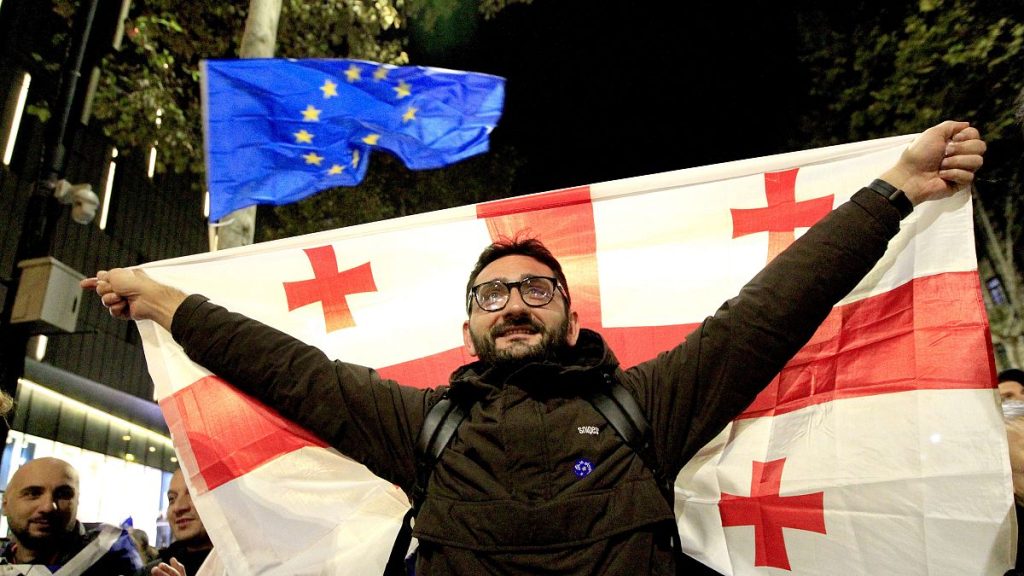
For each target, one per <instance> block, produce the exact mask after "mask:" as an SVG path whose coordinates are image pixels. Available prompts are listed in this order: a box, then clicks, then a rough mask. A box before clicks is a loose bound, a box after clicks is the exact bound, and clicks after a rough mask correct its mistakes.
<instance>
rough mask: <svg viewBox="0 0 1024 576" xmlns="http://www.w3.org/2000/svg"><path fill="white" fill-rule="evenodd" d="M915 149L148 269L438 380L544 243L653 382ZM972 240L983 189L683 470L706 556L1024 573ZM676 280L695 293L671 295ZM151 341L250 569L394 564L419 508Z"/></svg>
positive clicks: (900, 145) (727, 560)
mask: <svg viewBox="0 0 1024 576" xmlns="http://www.w3.org/2000/svg"><path fill="white" fill-rule="evenodd" d="M911 139H912V137H911V136H904V137H896V138H888V139H882V140H874V141H869V142H862V143H857V144H850V145H843V146H835V147H829V148H823V149H818V150H810V151H805V152H799V153H792V154H783V155H778V156H771V157H765V158H758V159H752V160H745V161H740V162H732V163H727V164H720V165H715V166H708V167H701V168H694V169H688V170H681V171H677V172H669V173H665V174H657V175H652V176H645V177H640V178H631V179H627V180H620V181H615V182H608V183H603V184H594V185H591V186H584V187H579V188H573V189H567V190H559V191H554V192H548V193H543V194H536V195H531V196H525V197H519V198H513V199H509V200H505V201H499V202H494V203H487V204H480V205H475V206H466V207H460V208H453V209H449V210H443V211H439V212H434V213H429V214H423V215H417V216H411V217H405V218H399V219H394V220H389V221H384V222H377V223H372V224H366V225H361V226H354V227H350V228H344V229H340V230H335V231H330V232H323V233H317V234H311V235H308V236H303V237H300V238H292V239H285V240H280V241H275V242H269V243H265V244H258V245H254V246H248V247H245V248H240V249H233V250H228V251H224V252H217V253H212V254H200V255H196V256H190V257H186V258H180V259H174V260H167V261H162V262H156V263H153V264H149V265H146V266H145V267H144V268H145V269H146V271H147V272H148V273H149V274H150V275H151V276H153V277H154V278H155V279H157V280H159V281H162V282H165V283H168V284H171V285H174V286H177V287H179V288H181V289H183V290H185V291H186V292H198V293H202V294H204V295H206V296H208V297H209V298H210V299H211V300H212V301H214V302H216V303H218V304H222V305H224V306H226V307H228V308H230V309H231V310H234V311H237V312H241V313H243V314H246V315H248V316H251V317H253V318H256V319H258V320H261V321H263V322H265V323H267V324H270V325H272V326H274V327H276V328H278V329H280V330H283V331H285V332H287V333H290V334H292V335H294V336H296V337H298V338H300V339H302V340H304V341H306V342H308V343H310V344H313V345H315V346H318V347H320V348H321V349H323V350H324V351H325V352H326V353H327V355H328V356H331V357H334V358H338V359H342V360H345V361H347V362H354V363H358V364H363V365H367V366H371V367H374V368H377V369H378V370H379V371H380V372H381V374H382V375H383V376H385V377H389V378H394V379H396V380H398V381H399V382H402V383H404V384H408V385H413V386H420V387H426V386H436V385H440V384H444V383H446V382H447V377H448V374H449V373H450V372H451V371H452V370H453V369H454V368H456V367H457V366H459V365H461V364H464V363H467V362H469V361H470V360H471V358H469V357H468V356H466V355H465V354H464V352H463V351H462V336H461V331H460V329H459V328H460V326H461V324H462V322H463V320H464V319H465V309H464V306H465V300H464V290H465V282H466V278H467V275H468V273H469V271H470V269H471V268H472V266H473V263H474V262H475V261H476V257H477V256H478V255H479V252H480V251H481V250H482V249H483V248H484V247H485V246H486V245H488V244H490V243H491V242H492V241H493V240H494V239H496V238H498V237H500V236H502V235H505V236H510V235H513V234H515V233H516V232H520V231H527V232H529V233H530V234H532V235H534V236H536V237H538V238H539V239H540V240H542V241H543V242H544V243H545V244H546V245H547V246H548V247H549V248H550V249H551V250H552V252H553V253H554V254H555V255H556V257H558V258H559V260H560V261H561V262H562V264H563V267H564V269H565V273H566V275H567V277H568V278H569V281H570V285H572V286H573V305H574V307H575V308H576V309H577V310H578V311H579V313H580V319H581V324H582V325H583V326H584V327H588V328H593V329H596V330H597V331H598V332H600V333H601V334H603V335H604V336H605V338H606V339H607V340H608V343H609V345H610V346H611V348H612V349H613V350H615V352H616V355H617V356H618V357H619V359H620V360H621V361H622V363H623V365H624V366H630V365H632V364H635V363H637V362H639V361H641V360H645V359H647V358H650V357H652V356H654V355H655V354H656V353H657V352H659V351H661V350H664V349H667V348H669V347H671V346H673V345H675V344H676V343H678V342H679V341H680V340H681V339H682V338H683V336H685V334H687V333H688V332H689V331H690V330H692V329H693V328H694V327H695V326H696V325H697V324H698V323H699V322H700V321H701V320H702V319H703V318H704V317H705V316H707V315H708V314H710V313H712V312H713V311H714V310H715V309H716V308H717V307H718V306H719V305H720V304H721V302H722V301H724V300H725V299H727V298H729V297H731V296H733V295H734V294H735V293H736V292H738V290H739V289H740V287H741V286H742V285H743V284H744V283H745V282H746V281H747V280H748V279H749V278H751V277H752V276H753V275H754V274H755V273H756V272H757V271H759V270H760V269H761V268H762V267H763V266H764V265H765V263H766V262H767V261H768V260H769V259H770V258H771V257H772V256H773V255H774V254H776V253H778V251H779V250H781V249H783V248H784V247H785V246H786V245H788V243H790V242H791V241H792V240H793V238H794V237H796V236H799V235H800V234H801V233H802V232H803V231H804V230H806V228H807V227H808V226H810V225H811V224H812V223H813V222H814V221H816V220H817V219H819V218H820V217H822V216H824V214H825V213H827V212H828V211H829V210H831V209H832V208H833V207H835V206H838V205H839V204H841V203H842V202H844V201H846V200H847V199H848V198H849V196H851V195H852V194H853V193H854V192H856V191H857V190H858V189H859V188H860V187H861V186H863V185H865V184H866V183H868V182H870V180H871V179H872V178H874V177H875V176H876V175H877V174H880V173H881V172H882V171H883V170H884V169H886V168H888V167H889V166H891V165H892V164H893V163H894V162H895V160H896V159H897V158H898V156H899V154H900V152H901V151H902V150H903V149H904V148H905V147H906V145H907V144H908V143H909V142H910V141H911ZM973 249H974V240H973V228H972V214H971V203H970V196H969V194H968V192H967V191H961V192H959V193H958V194H956V195H954V196H953V197H951V198H948V199H946V200H943V201H938V202H929V203H926V204H924V205H922V206H919V207H918V208H917V209H916V210H915V211H914V213H913V214H912V215H911V216H910V217H909V218H907V219H905V220H904V222H903V223H902V226H901V231H900V233H899V234H898V235H897V236H896V237H895V238H894V239H893V240H892V241H891V242H890V246H889V250H888V252H887V253H886V256H885V257H884V258H883V259H882V261H880V262H879V263H878V265H877V266H876V267H875V268H874V269H873V271H872V272H871V273H870V274H869V275H868V277H867V278H865V279H864V281H863V282H861V283H860V284H859V285H858V287H857V288H855V289H854V290H853V291H852V292H851V293H850V294H849V295H848V296H847V297H846V298H845V299H844V300H843V301H842V302H840V303H839V304H838V305H837V306H836V307H835V309H834V310H833V313H832V314H831V315H830V316H829V318H828V319H827V320H826V321H825V323H824V324H823V325H822V326H821V328H820V329H819V330H818V332H817V333H816V334H815V336H814V337H813V338H812V340H811V342H810V343H809V344H808V345H807V346H805V347H804V348H803V349H802V350H801V352H799V353H798V354H797V356H796V357H795V358H794V359H793V360H792V361H791V362H790V363H789V364H788V365H787V366H786V368H785V369H784V370H783V372H782V373H781V374H780V376H779V377H778V378H776V380H775V381H774V382H773V383H772V384H771V385H770V386H769V387H768V389H767V390H765V392H764V393H762V394H761V395H760V396H759V397H758V399H757V400H756V401H755V402H754V403H753V404H752V405H751V406H750V407H749V408H748V409H747V410H746V411H745V412H744V413H743V414H742V415H741V416H740V417H739V418H737V419H736V420H735V421H734V422H733V423H732V424H730V426H729V427H727V429H726V430H724V431H723V432H722V433H721V434H720V435H719V436H718V438H716V439H715V440H714V441H713V442H711V443H710V444H709V445H708V446H707V447H705V448H704V449H703V450H702V451H701V452H700V453H699V454H698V455H697V456H696V457H695V458H694V459H693V460H691V462H690V463H689V464H688V465H687V466H686V467H685V468H684V469H683V471H682V473H681V474H680V476H679V478H678V479H677V481H676V497H677V500H676V514H677V517H678V519H679V530H680V533H681V535H682V536H683V541H684V543H685V544H684V546H685V548H686V551H687V552H688V553H690V554H691V555H693V556H695V557H697V558H698V559H700V560H701V561H703V562H705V563H706V564H708V565H709V566H711V567H713V568H715V569H716V570H718V571H720V572H723V573H725V574H736V575H747V574H780V573H784V571H788V572H790V573H792V574H800V575H818V574H821V575H824V574H829V575H834V574H837V573H842V574H844V575H862V574H863V575H869V574H870V575H877V574H901V575H914V574H920V575H930V576H931V575H941V574H949V575H962V574H983V575H993V576H995V575H1000V576H1001V575H1002V574H1003V572H1004V571H1005V570H1006V569H1007V568H1009V567H1010V566H1011V565H1012V561H1013V560H1012V558H1013V544H1012V543H1011V537H1010V536H1011V533H1012V531H1013V527H1012V525H1013V520H1014V517H1013V505H1012V504H1013V501H1012V494H1011V490H1010V471H1009V461H1008V456H1007V447H1006V440H1005V434H1004V432H1003V428H1002V422H1001V416H1000V413H999V410H998V406H997V401H996V395H995V393H994V392H993V373H992V359H991V349H990V345H989V340H988V330H987V321H986V317H985V310H984V305H983V301H982V297H981V292H980V286H979V281H978V276H977V263H976V260H975V256H974V251H973ZM664 262H672V263H673V265H672V266H665V265H663V263H664ZM665 287H671V291H672V294H673V295H678V296H675V297H672V298H664V297H663V296H662V295H663V292H664V290H665ZM425 301H428V303H429V305H424V302H425ZM410 307H414V309H415V311H416V313H415V314H409V313H408V310H409V309H410ZM139 328H140V331H141V332H142V335H143V341H144V344H145V349H146V356H147V360H148V363H149V367H150V373H151V375H152V377H153V379H154V381H155V383H156V389H157V395H158V398H159V399H160V405H161V408H162V409H163V411H164V415H165V417H166V418H167V421H168V424H169V427H170V430H171V434H172V437H173V439H174V443H175V447H176V449H177V451H178V454H179V455H180V459H181V463H182V466H183V468H184V470H185V472H186V477H187V479H188V481H189V483H190V485H191V487H192V490H193V494H194V495H195V496H194V497H195V500H196V506H197V507H198V509H199V511H200V512H201V514H202V517H203V520H204V523H205V524H206V526H207V528H208V530H209V531H210V533H211V537H212V538H213V540H214V543H215V544H216V548H217V550H218V553H219V557H220V560H221V562H222V563H223V565H224V567H225V568H226V570H227V571H228V573H233V574H274V575H282V576H284V575H288V576H293V575H299V574H311V575H313V574H315V575H319V574H360V575H363V574H375V573H381V572H382V571H383V567H384V564H385V562H386V560H387V555H388V553H389V552H390V549H391V544H392V542H393V540H394V537H395V534H396V533H397V531H398V527H399V523H400V520H401V517H402V515H403V514H404V512H405V510H406V509H407V507H408V501H407V499H406V497H405V495H404V494H403V493H402V492H401V491H400V490H399V489H398V488H396V487H394V486H392V485H391V484H389V483H387V482H384V481H383V480H381V479H379V478H376V477H375V476H373V475H372V474H370V473H369V471H367V470H366V469H365V468H364V467H363V466H361V465H360V464H358V463H356V462H353V461H351V460H349V459H347V458H345V457H344V456H342V455H341V454H338V453H337V452H336V451H334V450H332V449H330V448H329V447H328V446H327V444H326V443H325V442H324V441H322V440H320V439H318V438H316V437H315V436H312V435H311V434H309V433H308V432H306V431H304V430H301V429H299V428H298V427H296V426H295V425H294V424H292V423H290V422H288V421H286V420H284V419H283V418H281V417H280V416H278V415H277V414H276V413H274V412H273V411H272V410H269V409H267V408H266V407H264V406H262V405H260V404H259V403H257V402H255V401H254V400H252V399H251V398H248V397H246V396H243V395H241V394H239V393H238V392H237V391H235V390H234V389H233V388H232V387H231V386H229V385H227V384H226V383H224V382H223V381H222V380H220V379H219V378H217V377H215V376H213V375H211V374H210V373H209V372H208V371H206V370H205V369H203V368H202V367H200V366H197V365H195V364H193V363H191V362H190V361H189V360H188V359H187V358H186V357H185V356H184V354H183V353H182V351H181V349H180V348H179V347H178V346H177V345H176V344H175V343H174V342H173V341H172V340H171V338H170V336H169V335H168V334H167V333H166V332H164V331H163V330H162V329H160V328H159V327H157V326H156V325H154V324H152V323H150V322H142V323H140V325H139ZM397 344H400V345H397ZM840 567H841V568H840Z"/></svg>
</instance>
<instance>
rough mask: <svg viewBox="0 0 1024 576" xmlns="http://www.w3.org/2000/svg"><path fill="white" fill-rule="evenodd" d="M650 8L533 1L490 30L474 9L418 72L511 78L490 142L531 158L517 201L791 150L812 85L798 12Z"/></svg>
mask: <svg viewBox="0 0 1024 576" xmlns="http://www.w3.org/2000/svg"><path fill="white" fill-rule="evenodd" d="M645 4H646V3H637V4H632V3H630V4H628V6H627V4H626V3H603V2H593V1H589V2H588V1H578V0H535V2H534V4H532V5H528V6H526V5H514V6H510V7H508V8H506V9H505V10H504V11H503V12H502V13H501V14H500V15H499V17H498V18H497V19H495V20H492V21H483V20H482V19H479V18H477V17H476V16H475V14H474V13H473V11H472V9H471V7H469V9H467V10H466V11H464V12H462V13H460V14H455V15H453V17H452V18H449V19H448V20H447V21H442V22H440V23H439V24H438V26H437V27H436V28H435V29H434V31H433V32H432V33H430V34H426V33H420V34H417V35H416V36H414V38H415V40H414V42H413V45H412V48H411V55H412V58H413V62H412V63H413V64H419V65H431V66H443V67H448V68H455V69H462V70H471V71H477V72H487V73H492V74H497V75H500V76H504V77H506V78H507V79H508V83H507V86H506V103H505V113H504V116H503V118H502V120H501V122H500V123H499V125H498V128H497V129H496V130H495V132H494V135H493V138H494V141H495V143H496V144H502V143H509V144H512V145H514V146H515V147H516V148H517V150H518V151H519V152H520V153H521V154H522V155H523V156H525V158H526V165H525V166H524V167H523V168H522V169H521V170H520V172H519V176H518V180H517V182H516V186H515V188H516V189H517V191H518V192H540V191H544V190H550V189H555V188H562V187H567V186H575V185H580V184H590V183H594V182H603V181H607V180H614V179H617V178H626V177H630V176H639V175H643V174H651V173H656V172H664V171H668V170H677V169H681V168H687V167H691V166H700V165H705V164H711V163H715V162H723V161H728V160H736V159H741V158H749V157H754V156H760V155H765V154H773V153H777V152H782V151H787V150H789V149H791V148H792V146H791V145H789V144H788V141H789V140H790V139H791V138H792V128H791V126H793V123H794V119H795V117H796V113H797V111H799V109H800V106H801V100H802V98H803V94H804V93H805V92H806V82H807V80H806V79H803V78H801V76H800V74H799V67H798V64H797V59H796V51H795V46H794V44H795V42H794V38H795V32H794V21H795V17H794V16H793V13H792V11H790V10H784V9H780V7H779V5H778V4H773V3H763V4H762V3H758V4H756V5H754V6H750V7H745V8H742V9H741V8H740V7H739V6H738V4H740V3H729V2H707V1H697V2H673V3H650V4H671V5H673V6H675V7H668V8H665V7H658V8H657V9H653V10H645V9H644V6H645ZM614 8H618V10H616V9H614Z"/></svg>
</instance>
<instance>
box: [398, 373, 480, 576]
mask: <svg viewBox="0 0 1024 576" xmlns="http://www.w3.org/2000/svg"><path fill="white" fill-rule="evenodd" d="M465 419H466V409H465V407H463V406H462V404H460V403H458V402H455V401H453V400H452V399H451V398H450V397H449V396H448V392H447V391H445V393H444V394H443V395H442V396H441V399H440V400H438V401H437V404H434V405H433V406H431V407H430V410H428V411H427V416H426V418H424V419H423V427H422V428H420V435H419V436H418V437H417V438H416V447H415V452H416V454H415V457H416V483H415V484H414V485H413V488H412V495H411V497H412V506H410V507H409V510H408V511H407V512H406V513H405V517H404V518H402V528H401V529H400V530H399V531H398V535H397V536H396V537H395V544H394V545H393V546H392V547H391V555H390V556H389V557H388V563H387V566H386V567H385V568H384V576H405V575H406V574H407V571H406V565H405V556H406V554H408V553H409V545H410V544H411V543H412V523H413V519H414V518H416V514H417V513H419V511H420V506H422V505H423V499H424V498H426V495H427V484H429V483H430V474H431V472H433V471H434V466H435V465H436V464H437V460H438V459H439V458H440V457H441V452H443V451H444V449H445V447H447V446H448V443H450V442H451V441H452V437H453V436H455V431H456V430H458V429H459V425H460V424H462V421H463V420H465Z"/></svg>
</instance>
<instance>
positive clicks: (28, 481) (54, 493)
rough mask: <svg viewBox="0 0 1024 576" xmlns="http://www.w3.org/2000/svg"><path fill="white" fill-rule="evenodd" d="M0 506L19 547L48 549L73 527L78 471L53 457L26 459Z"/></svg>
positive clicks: (76, 514) (76, 501)
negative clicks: (27, 460)
mask: <svg viewBox="0 0 1024 576" xmlns="http://www.w3.org/2000/svg"><path fill="white" fill-rule="evenodd" d="M3 506H4V514H6V515H7V521H8V523H9V524H10V526H11V533H12V534H13V535H14V537H15V538H16V539H17V541H18V544H19V545H20V546H23V547H24V548H26V549H27V550H33V551H34V550H42V549H46V548H51V547H53V546H54V545H55V544H56V543H57V541H59V540H60V539H61V537H63V536H64V535H65V534H67V533H68V532H71V530H72V529H73V528H74V526H75V519H76V518H77V516H78V473H77V472H75V469H74V468H72V467H71V465H70V464H68V463H67V462H64V461H63V460H58V459H56V458H39V459H36V460H32V461H29V462H27V463H25V465H23V466H22V467H21V468H19V469H18V471H17V472H15V473H14V476H13V477H12V478H11V482H10V483H9V484H8V486H7V491H6V492H5V493H4V498H3Z"/></svg>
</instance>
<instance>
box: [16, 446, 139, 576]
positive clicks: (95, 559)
mask: <svg viewBox="0 0 1024 576" xmlns="http://www.w3.org/2000/svg"><path fill="white" fill-rule="evenodd" d="M3 509H4V514H5V515H6V516H7V522H8V524H9V525H10V529H11V542H10V543H9V544H8V545H7V546H6V547H5V548H4V550H3V551H2V552H0V556H2V559H3V561H4V563H7V564H19V565H41V566H45V567H46V568H47V569H48V570H49V572H56V571H57V569H58V568H60V569H61V573H62V574H80V575H82V576H114V575H124V576H131V575H133V574H135V572H136V571H137V570H138V569H139V567H141V566H142V560H141V558H140V557H139V553H138V551H137V550H136V549H135V544H134V542H132V539H131V537H130V536H129V535H128V533H127V532H125V531H124V530H122V529H121V528H118V527H116V526H111V525H106V524H99V525H94V526H92V525H91V526H89V527H87V526H85V525H83V524H82V523H81V522H79V521H78V520H77V516H78V472H77V471H76V470H75V469H74V468H73V467H72V466H71V465H70V464H68V463H67V462H65V461H63V460H60V459H57V458H36V459H35V460H30V461H29V462H26V463H25V464H24V465H22V466H21V467H20V468H18V470H17V471H16V472H15V473H14V476H13V477H11V481H10V482H9V483H8V484H7V491H6V492H4V497H3ZM36 572H37V571H33V572H32V573H33V574H35V573H36ZM49 572H45V573H49Z"/></svg>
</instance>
